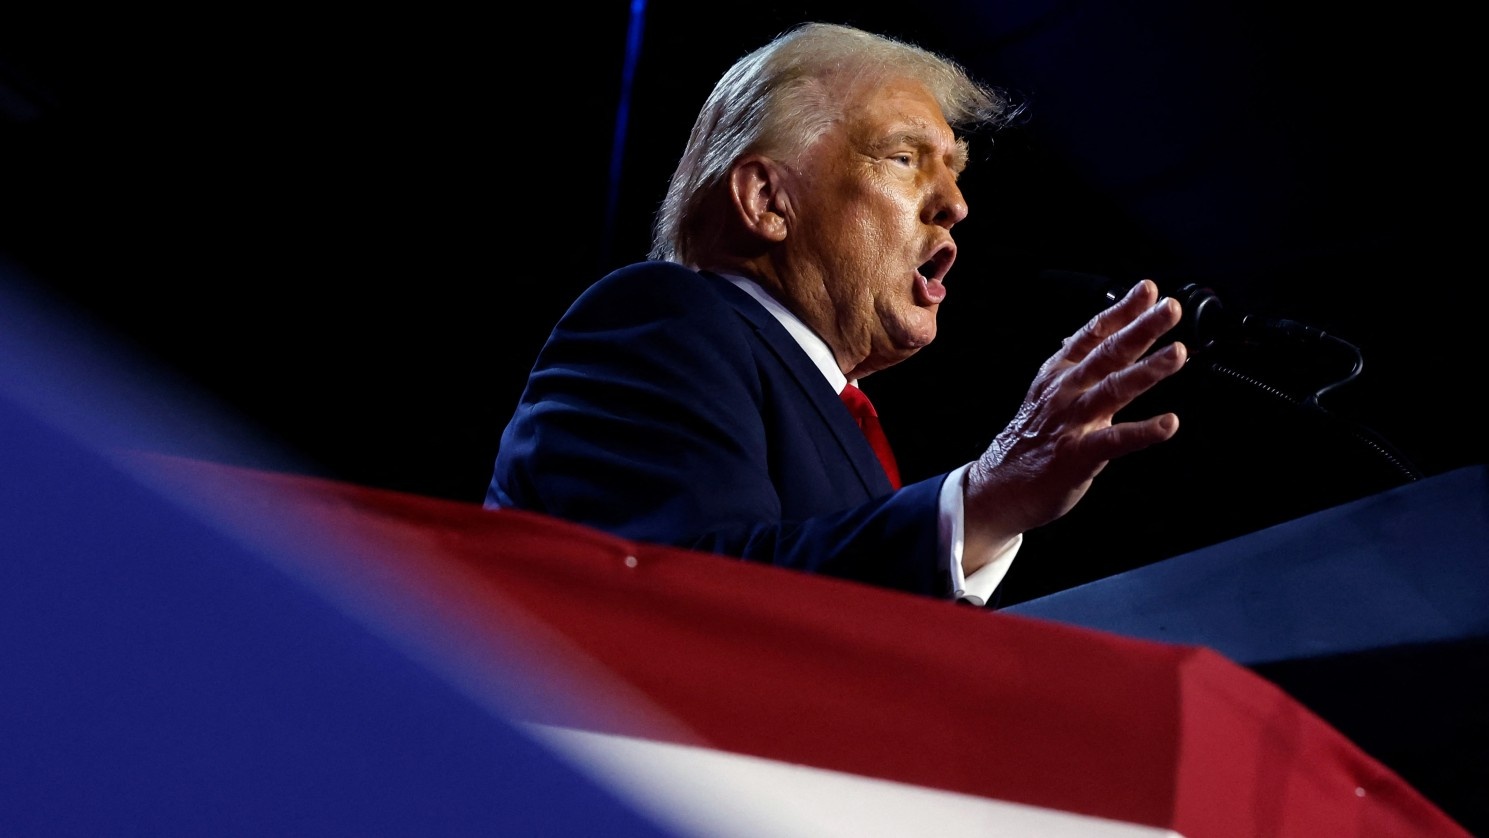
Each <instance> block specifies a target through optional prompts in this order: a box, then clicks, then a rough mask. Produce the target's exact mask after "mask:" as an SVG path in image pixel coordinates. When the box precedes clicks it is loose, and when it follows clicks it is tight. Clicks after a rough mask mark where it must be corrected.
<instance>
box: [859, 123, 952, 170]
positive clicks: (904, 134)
mask: <svg viewBox="0 0 1489 838" xmlns="http://www.w3.org/2000/svg"><path fill="white" fill-rule="evenodd" d="M932 145H933V143H932V141H931V138H930V136H929V135H927V134H926V133H925V132H923V131H917V130H913V129H912V130H906V131H896V132H895V133H893V134H890V135H889V136H886V137H885V138H884V139H883V141H882V142H880V143H879V147H880V149H881V150H889V149H893V148H898V147H900V146H913V147H914V148H917V149H921V150H926V149H929V148H930V147H931V146H932ZM969 157H970V151H969V150H968V146H967V139H966V138H965V137H957V138H956V145H955V147H954V148H953V149H952V151H951V159H950V160H948V161H947V163H946V165H947V166H948V167H950V168H951V170H952V171H954V172H956V173H957V174H961V173H962V172H963V171H965V170H966V168H967V160H968V158H969Z"/></svg>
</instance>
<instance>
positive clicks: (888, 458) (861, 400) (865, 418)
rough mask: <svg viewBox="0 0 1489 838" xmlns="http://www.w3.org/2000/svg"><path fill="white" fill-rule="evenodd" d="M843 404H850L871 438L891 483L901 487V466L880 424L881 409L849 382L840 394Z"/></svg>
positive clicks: (858, 420) (865, 432) (870, 440)
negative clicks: (896, 461)
mask: <svg viewBox="0 0 1489 838" xmlns="http://www.w3.org/2000/svg"><path fill="white" fill-rule="evenodd" d="M838 396H839V397H841V398H842V400H843V404H845V405H847V406H848V412H849V413H851V414H853V419H854V420H855V421H856V422H858V427H860V428H862V429H863V435H864V436H866V437H868V438H869V445H870V446H872V447H873V449H874V454H875V455H877V456H878V457H879V462H880V463H882V464H883V465H884V473H885V474H887V475H889V483H890V485H891V486H894V487H895V488H896V489H898V488H900V467H899V466H898V465H897V464H896V463H895V461H894V452H893V451H891V450H890V448H889V438H888V437H886V436H885V435H884V428H883V427H881V426H880V425H879V411H877V410H875V409H874V403H873V402H871V401H869V397H868V396H867V395H865V394H864V392H863V391H862V390H860V389H858V387H856V386H854V385H852V384H849V385H848V386H846V387H844V388H843V392H841V393H839V394H838Z"/></svg>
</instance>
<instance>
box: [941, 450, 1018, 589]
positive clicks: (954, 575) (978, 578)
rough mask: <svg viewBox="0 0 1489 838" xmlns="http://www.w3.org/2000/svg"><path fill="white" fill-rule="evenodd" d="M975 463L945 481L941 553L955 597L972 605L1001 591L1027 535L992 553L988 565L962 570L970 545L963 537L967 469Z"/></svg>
mask: <svg viewBox="0 0 1489 838" xmlns="http://www.w3.org/2000/svg"><path fill="white" fill-rule="evenodd" d="M971 466H972V464H971V463H968V464H966V465H964V466H962V467H961V468H959V469H957V470H955V471H953V472H951V473H950V474H948V475H947V476H946V481H945V482H943V483H942V484H941V497H940V542H941V555H942V557H943V559H944V561H945V562H946V564H947V570H948V573H949V577H950V579H951V595H952V597H953V598H954V599H958V600H961V601H963V602H967V603H969V604H971V605H986V604H987V602H988V600H989V599H991V598H992V596H993V591H995V590H997V588H998V584H999V583H1001V582H1002V581H1003V577H1004V576H1006V575H1007V574H1008V569H1009V568H1010V567H1012V566H1013V559H1014V556H1016V555H1017V554H1018V551H1019V547H1021V546H1023V543H1024V536H1023V534H1022V533H1020V534H1019V535H1017V536H1015V537H1014V539H1013V541H1011V542H1009V544H1008V545H1007V546H1006V547H1004V548H1003V549H1002V550H999V551H997V552H996V553H994V554H993V555H992V556H990V557H989V559H988V562H987V564H984V565H983V566H982V567H980V568H978V569H977V570H975V571H973V572H972V573H970V574H967V573H964V572H963V571H962V560H963V558H964V551H965V548H966V539H965V537H964V536H963V527H964V523H963V519H964V511H963V496H964V494H965V490H964V487H965V484H966V481H967V470H968V469H969V468H971Z"/></svg>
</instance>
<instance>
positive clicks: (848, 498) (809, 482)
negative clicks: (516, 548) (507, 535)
mask: <svg viewBox="0 0 1489 838" xmlns="http://www.w3.org/2000/svg"><path fill="white" fill-rule="evenodd" d="M944 478H945V475H940V476H938V477H935V478H932V479H929V480H924V481H921V482H918V483H914V484H911V485H909V486H906V487H904V488H903V489H900V490H898V491H895V490H893V489H892V488H891V487H890V485H889V481H888V479H887V478H886V477H885V474H884V470H883V468H882V467H881V466H880V465H879V462H878V460H877V459H875V457H874V453H873V450H872V449H871V448H870V447H869V445H868V442H867V440H865V438H864V436H863V433H862V432H861V431H860V430H859V429H858V426H857V425H856V424H855V423H854V421H853V419H852V418H851V417H850V416H849V414H848V410H847V408H845V407H844V406H843V404H842V402H841V401H840V400H839V398H838V396H837V394H836V393H834V392H833V389H832V387H831V385H829V384H828V382H827V380H826V379H825V378H824V377H823V375H822V373H821V371H820V370H818V369H817V367H816V366H815V365H814V364H813V363H812V361H811V359H810V358H808V357H807V355H806V353H805V352H804V351H803V350H802V349H801V347H800V346H799V345H798V344H797V343H796V341H795V340H794V339H793V338H792V337H791V335H790V333H789V332H787V331H786V329H785V328H784V327H783V326H782V325H781V324H780V322H779V321H777V320H776V319H775V317H774V316H773V315H771V313H770V312H768V311H766V310H765V308H764V307H763V306H761V305H760V303H759V302H758V301H756V300H755V299H754V298H752V297H751V296H750V295H749V294H747V293H745V292H744V291H742V290H740V289H739V288H737V287H735V286H734V285H733V284H732V283H730V282H729V281H728V280H725V279H723V278H721V277H718V276H715V275H713V274H710V273H707V272H702V273H700V272H697V271H693V270H691V269H688V268H685V267H682V266H680V265H676V264H672V263H668V262H642V263H638V264H634V265H630V266H627V267H625V268H622V269H620V270H617V271H615V272H613V273H611V274H609V275H608V276H606V277H604V278H603V279H601V280H600V281H599V282H597V283H595V284H594V285H593V286H591V287H590V288H589V289H587V290H586V291H585V292H584V293H583V294H582V295H581V296H580V297H579V298H578V300H576V301H575V302H574V304H573V305H572V306H571V307H570V308H569V310H568V311H567V312H566V313H565V314H564V316H563V317H562V318H561V319H560V321H559V322H558V324H557V326H556V327H555V328H554V330H553V333H552V334H551V336H550V337H549V338H548V341H547V342H546V344H545V345H544V346H543V349H542V351H541V352H540V353H539V355H538V358H537V361H536V364H535V366H534V367H533V370H532V373H531V375H530V376H529V378H528V382H527V386H526V389H525V390H524V392H523V394H522V397H521V400H520V402H519V403H518V406H517V409H516V412H515V413H514V415H513V416H512V419H511V421H510V423H509V424H508V425H507V427H506V430H505V431H504V432H503V434H502V438H501V444H500V448H499V452H498V454H497V458H496V467H495V471H494V474H493V476H492V481H491V485H490V488H489V489H488V491H487V496H486V505H487V506H489V507H515V508H521V509H528V510H532V511H535V512H541V513H545V514H549V515H553V516H555V517H559V518H563V519H566V520H570V521H575V522H578V523H582V524H586V525H589V526H593V527H596V528H598V529H602V530H606V531H609V532H612V533H615V534H617V535H620V536H623V537H626V538H630V539H634V540H637V541H647V542H652V543H661V544H670V545H676V546H681V547H687V548H691V549H697V550H706V551H712V552H715V553H721V554H725V555H730V556H737V557H741V558H745V559H751V560H756V561H762V562H768V563H771V564H775V565H778V566H782V567H788V568H795V569H798V570H802V571H809V572H816V573H824V574H828V575H833V576H839V577H844V578H849V579H855V580H858V581H862V582H867V583H870V584H875V585H881V586H886V587H892V588H896V589H900V590H906V591H911V592H915V593H922V594H930V595H935V596H947V595H949V593H950V591H949V587H950V583H949V579H948V578H947V576H946V572H945V568H943V567H942V566H941V562H940V561H939V560H938V549H937V530H938V523H937V501H938V493H939V491H940V487H941V484H942V482H943V479H944Z"/></svg>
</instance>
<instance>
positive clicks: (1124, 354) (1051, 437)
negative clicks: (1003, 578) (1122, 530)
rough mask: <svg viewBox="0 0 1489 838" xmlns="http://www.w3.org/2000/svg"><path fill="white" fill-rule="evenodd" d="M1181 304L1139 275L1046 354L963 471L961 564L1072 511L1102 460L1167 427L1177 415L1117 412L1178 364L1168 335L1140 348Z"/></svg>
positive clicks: (1152, 439) (1170, 321)
mask: <svg viewBox="0 0 1489 838" xmlns="http://www.w3.org/2000/svg"><path fill="white" fill-rule="evenodd" d="M1181 314H1182V311H1181V309H1180V306H1179V303H1178V302H1177V301H1176V300H1173V299H1172V298H1166V299H1164V300H1162V301H1159V300H1158V286H1157V285H1155V284H1154V283H1153V282H1152V281H1150V280H1146V279H1145V280H1143V281H1142V282H1139V283H1138V284H1137V285H1135V286H1133V287H1132V289H1131V290H1130V291H1128V292H1127V295H1126V296H1124V297H1123V298H1122V299H1121V300H1118V301H1117V302H1116V303H1113V304H1112V305H1111V307H1110V308H1107V309H1106V310H1104V311H1102V312H1101V313H1100V314H1097V315H1096V316H1095V317H1092V318H1091V319H1090V320H1089V321H1088V322H1087V323H1086V324H1085V325H1084V326H1082V327H1081V328H1080V329H1079V330H1078V331H1077V332H1076V333H1075V334H1074V335H1072V336H1070V337H1069V338H1067V339H1066V340H1065V341H1064V343H1063V345H1062V346H1061V348H1060V350H1059V351H1057V352H1056V353H1055V354H1054V355H1052V356H1050V358H1049V359H1048V360H1047V361H1045V362H1044V365H1043V366H1041V367H1040V369H1039V373H1038V374H1037V375H1036V376H1035V377H1034V382H1033V383H1032V384H1031V385H1030V387H1029V391H1028V393H1027V394H1026V395H1025V397H1024V402H1023V404H1022V405H1021V406H1020V407H1019V410H1018V412H1017V414H1016V415H1015V416H1014V418H1013V420H1012V421H1011V422H1009V423H1008V425H1007V426H1006V427H1005V428H1004V429H1003V430H1002V431H1001V432H1000V433H999V434H998V435H997V437H996V438H994V439H993V442H992V444H991V445H989V446H988V449H987V451H985V452H984V453H983V454H982V456H981V457H979V458H978V460H977V462H975V463H973V464H972V468H971V469H970V470H969V471H968V474H967V486H966V538H967V550H966V561H967V562H968V563H967V564H966V565H964V567H965V569H966V570H967V571H968V572H971V571H973V570H976V569H977V566H978V565H977V562H979V561H981V558H980V557H982V556H986V555H989V554H990V549H991V548H995V547H997V546H999V545H1002V544H1004V543H1006V542H1007V541H1008V540H1009V539H1011V538H1013V537H1014V536H1016V535H1018V534H1019V533H1022V532H1027V531H1028V530H1031V529H1033V528H1035V527H1038V526H1042V525H1044V524H1048V523H1049V522H1051V521H1053V520H1055V519H1057V518H1059V517H1060V516H1062V515H1064V514H1065V513H1067V512H1069V511H1070V510H1071V509H1072V508H1073V507H1074V506H1075V505H1076V503H1077V502H1079V501H1080V499H1081V498H1082V497H1083V496H1084V495H1085V494H1086V491H1087V490H1088V489H1089V488H1090V487H1091V482H1092V481H1093V480H1094V479H1095V478H1096V475H1098V474H1100V473H1101V470H1102V469H1103V468H1105V467H1106V464H1107V463H1108V462H1110V461H1112V460H1114V459H1116V458H1117V457H1121V456H1124V455H1126V454H1130V453H1132V452H1134V451H1140V450H1142V449H1144V448H1147V447H1149V446H1151V445H1154V444H1156V443H1159V442H1163V441H1164V440H1167V439H1169V438H1170V437H1172V436H1173V435H1174V434H1175V433H1176V432H1177V431H1178V430H1179V417H1178V416H1176V415H1174V414H1172V413H1164V414H1160V415H1158V416H1151V417H1147V418H1145V419H1141V420H1136V421H1124V422H1117V421H1115V416H1116V414H1117V413H1118V412H1120V411H1121V410H1122V409H1123V408H1125V407H1126V406H1127V405H1129V404H1131V402H1132V400H1133V399H1135V398H1137V397H1138V396H1140V395H1142V394H1143V393H1145V392H1147V391H1148V390H1149V389H1151V388H1152V387H1153V386H1154V385H1155V384H1157V383H1158V382H1160V381H1162V380H1164V379H1165V378H1168V377H1169V376H1170V375H1173V374H1174V373H1176V372H1178V371H1179V370H1180V369H1182V368H1183V366H1184V362H1185V361H1186V360H1187V359H1188V350H1187V349H1186V348H1185V347H1184V345H1183V344H1182V343H1177V342H1175V343H1170V344H1169V345H1167V346H1165V347H1163V348H1162V349H1161V350H1159V351H1157V352H1153V353H1152V354H1147V353H1148V351H1149V350H1150V349H1151V348H1152V347H1153V344H1154V343H1155V342H1156V341H1157V340H1158V339H1159V338H1160V337H1162V336H1163V334H1164V333H1165V332H1167V331H1168V330H1170V329H1172V328H1173V327H1174V326H1176V325H1177V324H1178V323H1179V319H1180V316H1181Z"/></svg>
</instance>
